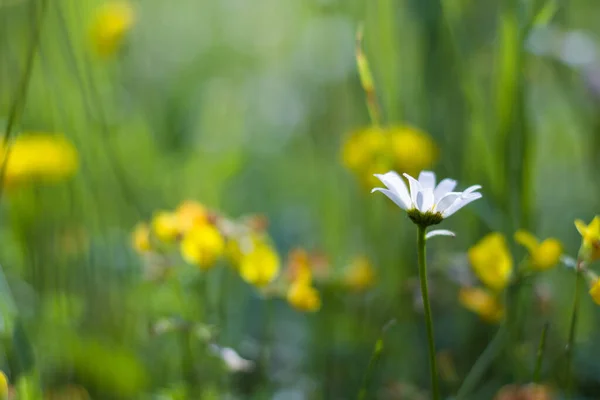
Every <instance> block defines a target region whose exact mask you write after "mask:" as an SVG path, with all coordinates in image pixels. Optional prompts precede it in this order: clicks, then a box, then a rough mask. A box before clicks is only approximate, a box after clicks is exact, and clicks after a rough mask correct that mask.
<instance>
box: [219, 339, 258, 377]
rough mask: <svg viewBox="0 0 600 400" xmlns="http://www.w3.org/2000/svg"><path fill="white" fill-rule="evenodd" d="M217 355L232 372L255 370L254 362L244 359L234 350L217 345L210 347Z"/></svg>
mask: <svg viewBox="0 0 600 400" xmlns="http://www.w3.org/2000/svg"><path fill="white" fill-rule="evenodd" d="M210 348H211V350H212V351H213V353H215V354H216V355H217V356H218V357H219V358H221V360H223V362H224V363H225V365H226V366H227V369H229V370H230V371H232V372H248V371H251V370H252V369H254V362H253V361H251V360H246V359H245V358H242V357H241V356H240V355H239V354H238V353H237V352H236V351H235V350H234V349H232V348H230V347H221V346H218V345H216V344H211V345H210Z"/></svg>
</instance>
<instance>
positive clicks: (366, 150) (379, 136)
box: [342, 126, 389, 171]
mask: <svg viewBox="0 0 600 400" xmlns="http://www.w3.org/2000/svg"><path fill="white" fill-rule="evenodd" d="M388 145H389V141H388V138H387V136H386V133H385V131H384V130H383V129H382V128H379V127H376V126H371V127H368V128H365V129H362V130H360V131H358V132H355V133H354V134H352V135H351V136H350V137H349V138H348V140H347V141H346V143H345V144H344V146H343V147H342V161H343V163H344V166H345V167H346V168H348V169H350V170H352V171H361V170H364V169H366V168H368V167H369V166H370V165H371V164H372V163H373V160H374V158H376V157H377V156H378V155H380V154H385V152H386V151H387V149H388V147H389V146H388Z"/></svg>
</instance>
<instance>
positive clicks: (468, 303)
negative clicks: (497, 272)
mask: <svg viewBox="0 0 600 400" xmlns="http://www.w3.org/2000/svg"><path fill="white" fill-rule="evenodd" d="M458 301H459V302H460V304H462V305H463V306H464V307H465V308H466V309H467V310H470V311H472V312H474V313H475V314H477V315H479V316H480V317H481V318H482V319H483V320H485V321H487V322H491V323H496V322H499V321H500V320H501V319H502V317H503V315H504V308H503V307H502V304H500V302H499V301H498V299H497V298H496V297H495V296H493V295H492V294H490V293H489V292H488V291H487V290H485V289H482V288H475V287H464V288H461V289H460V292H459V293H458Z"/></svg>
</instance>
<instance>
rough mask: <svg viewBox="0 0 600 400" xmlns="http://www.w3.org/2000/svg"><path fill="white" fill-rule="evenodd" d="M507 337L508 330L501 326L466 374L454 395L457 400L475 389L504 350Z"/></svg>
mask: <svg viewBox="0 0 600 400" xmlns="http://www.w3.org/2000/svg"><path fill="white" fill-rule="evenodd" d="M507 336H508V330H507V328H506V325H502V326H501V327H500V328H499V329H498V332H496V335H495V336H494V338H493V339H492V341H491V342H490V343H489V344H488V346H487V347H486V348H485V350H484V351H483V353H481V355H480V356H479V358H478V359H477V361H475V364H474V365H473V367H472V368H471V370H470V371H469V373H468V374H467V377H466V378H465V380H464V381H463V383H462V385H461V386H460V388H459V389H458V393H457V394H456V399H457V400H460V399H464V398H466V397H467V395H469V394H470V393H471V392H472V391H473V389H475V386H476V385H477V383H479V380H480V379H481V377H482V376H483V374H484V373H485V372H486V371H487V369H488V367H489V366H490V365H491V364H492V362H493V361H494V360H495V359H496V356H497V355H498V354H499V353H500V351H501V350H502V349H503V348H504V344H505V342H506V339H507Z"/></svg>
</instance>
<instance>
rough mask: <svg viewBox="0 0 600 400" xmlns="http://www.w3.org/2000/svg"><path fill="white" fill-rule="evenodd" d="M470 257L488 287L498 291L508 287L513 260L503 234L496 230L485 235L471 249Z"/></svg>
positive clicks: (480, 277) (477, 272)
mask: <svg viewBox="0 0 600 400" xmlns="http://www.w3.org/2000/svg"><path fill="white" fill-rule="evenodd" d="M468 257H469V262H470V263H471V267H472V268H473V271H474V272H475V275H477V277H478V278H479V280H481V282H483V283H484V284H485V285H486V286H487V287H489V288H491V289H494V290H498V291H500V290H502V289H504V288H505V287H506V285H507V284H508V282H509V280H510V277H511V274H512V269H513V260H512V257H511V255H510V252H509V250H508V246H507V245H506V240H505V238H504V236H503V235H502V234H500V233H497V232H494V233H490V234H488V235H487V236H485V237H483V239H481V240H480V241H479V242H478V243H477V244H476V245H475V246H473V247H471V248H470V249H469V251H468Z"/></svg>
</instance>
